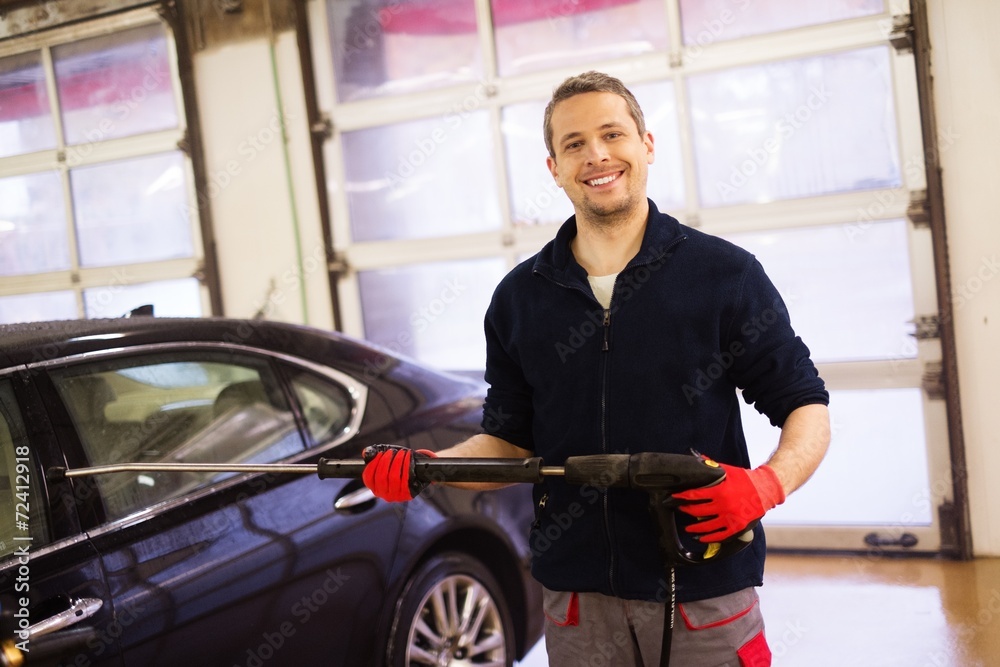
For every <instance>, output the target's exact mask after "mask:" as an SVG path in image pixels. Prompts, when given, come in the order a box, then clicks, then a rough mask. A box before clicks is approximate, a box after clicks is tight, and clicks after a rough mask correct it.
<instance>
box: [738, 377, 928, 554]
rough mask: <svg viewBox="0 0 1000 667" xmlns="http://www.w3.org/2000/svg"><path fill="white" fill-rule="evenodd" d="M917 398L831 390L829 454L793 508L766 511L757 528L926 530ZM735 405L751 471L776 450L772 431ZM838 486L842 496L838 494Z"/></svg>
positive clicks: (909, 392) (905, 392)
mask: <svg viewBox="0 0 1000 667" xmlns="http://www.w3.org/2000/svg"><path fill="white" fill-rule="evenodd" d="M921 393H922V392H921V390H920V389H918V388H913V389H878V390H865V391H862V390H837V391H831V392H830V420H831V425H832V429H833V438H832V440H831V443H830V451H829V453H828V454H827V455H826V458H825V459H824V460H823V463H822V464H821V465H820V467H819V469H818V470H817V471H816V474H815V475H813V476H812V478H810V480H809V482H808V483H807V484H805V485H804V486H803V487H802V488H800V489H799V490H798V491H796V492H795V496H794V497H793V498H792V500H793V501H794V502H788V503H785V504H784V505H781V506H779V507H776V508H775V509H773V510H771V511H770V512H768V513H767V517H766V518H765V519H764V522H765V523H767V524H771V523H773V524H803V525H864V524H875V525H889V526H895V527H904V526H907V525H929V524H930V523H931V519H932V517H931V512H932V509H933V507H934V504H933V502H932V498H931V496H930V492H931V489H930V481H929V477H928V474H927V467H928V462H927V453H926V452H927V448H926V444H925V434H924V414H923V404H922V397H921ZM741 405H742V406H743V425H744V431H745V432H746V436H747V444H748V445H749V447H750V459H751V461H752V462H753V464H754V465H759V464H761V463H763V462H764V461H765V460H767V457H768V456H770V455H771V452H773V451H774V448H775V447H776V446H777V444H778V435H779V431H778V429H776V428H774V427H773V426H771V425H770V424H769V423H768V421H767V419H766V418H765V417H762V416H761V415H760V414H759V413H757V411H755V410H754V409H753V408H752V407H748V406H747V405H746V404H744V403H742V402H741ZM887 471H891V474H887ZM845 480H849V481H848V484H850V488H851V492H850V493H844V484H845ZM831 498H836V502H831V501H830V499H831ZM858 546H859V547H860V546H861V545H858Z"/></svg>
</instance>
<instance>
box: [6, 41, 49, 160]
mask: <svg viewBox="0 0 1000 667" xmlns="http://www.w3.org/2000/svg"><path fill="white" fill-rule="evenodd" d="M55 147H56V132H55V126H54V124H53V123H52V113H51V110H50V107H49V93H48V89H47V88H46V87H45V70H44V69H43V68H42V56H41V53H39V52H38V51H32V52H30V53H21V54H18V55H16V56H9V57H7V58H0V157H8V156H10V155H20V154H22V153H32V152H34V151H40V150H45V149H47V148H55Z"/></svg>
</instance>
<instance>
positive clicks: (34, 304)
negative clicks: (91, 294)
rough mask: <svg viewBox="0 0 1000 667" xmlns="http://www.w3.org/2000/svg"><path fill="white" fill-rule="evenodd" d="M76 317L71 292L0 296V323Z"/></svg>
mask: <svg viewBox="0 0 1000 667" xmlns="http://www.w3.org/2000/svg"><path fill="white" fill-rule="evenodd" d="M76 318H77V314H76V296H75V295H74V294H73V293H72V292H41V293H38V294H15V295H13V296H0V324H13V323H14V322H42V321H44V320H75V319H76Z"/></svg>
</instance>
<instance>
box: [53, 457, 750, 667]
mask: <svg viewBox="0 0 1000 667" xmlns="http://www.w3.org/2000/svg"><path fill="white" fill-rule="evenodd" d="M365 465H366V463H365V461H363V460H357V459H327V458H321V459H319V461H318V462H317V463H316V464H304V463H299V464H280V463H262V464H240V463H232V464H227V463H120V464H112V465H105V466H94V467H91V468H77V469H68V470H67V469H64V468H53V469H50V470H49V475H48V476H49V477H50V478H59V477H68V478H74V477H87V476H92V475H103V474H110V473H121V472H215V473H228V472H232V473H261V472H263V473H289V474H313V473H315V474H317V475H318V476H319V478H320V479H330V478H357V477H361V473H362V472H363V471H364V469H365ZM411 474H412V476H413V477H414V478H415V479H416V480H418V481H420V482H430V483H435V482H437V483H447V482H489V483H503V484H517V483H527V484H538V483H540V482H542V481H543V480H544V478H546V477H561V478H563V479H564V480H565V481H566V483H568V484H573V485H576V486H591V487H595V488H600V489H608V488H628V489H633V490H637V491H645V492H646V493H647V494H649V509H650V513H651V514H652V517H653V520H654V524H655V525H656V528H657V538H658V542H659V547H660V552H661V554H662V556H663V563H664V568H665V571H666V575H667V581H668V582H669V585H670V598H669V599H668V600H667V601H666V605H667V617H666V619H665V622H664V627H663V642H662V648H661V654H660V665H661V667H666V666H667V665H668V664H669V661H670V640H671V635H672V631H673V627H674V610H675V607H676V604H675V601H676V597H675V580H674V568H675V567H678V566H688V565H701V564H705V563H711V562H716V561H718V560H721V559H723V558H726V557H728V556H731V555H733V554H735V553H737V552H739V551H742V550H743V549H745V548H746V547H747V546H749V544H750V542H751V541H752V540H753V527H754V526H755V525H756V523H757V522H754V523H753V524H751V525H749V526H747V528H746V529H745V530H744V531H743V532H742V533H740V534H738V535H736V536H734V537H732V538H729V539H727V540H724V541H722V542H713V543H709V544H708V545H706V548H705V550H704V551H702V552H698V551H695V550H693V549H691V548H689V547H688V546H686V545H685V544H684V543H683V542H682V541H681V536H680V533H679V531H678V527H677V521H676V516H675V512H676V509H677V507H678V506H679V505H680V504H681V503H680V502H679V501H677V500H675V499H674V498H673V494H674V493H679V492H681V491H686V490H688V489H696V488H702V487H706V486H713V485H715V484H718V483H719V482H721V481H722V480H723V479H724V478H725V476H726V473H725V471H724V470H723V469H722V468H721V467H719V465H718V464H717V463H716V462H715V461H712V460H711V459H709V458H707V457H705V456H702V455H700V454H698V453H697V452H694V453H693V455H688V454H667V453H661V452H644V453H640V454H595V455H588V456H571V457H569V458H567V459H566V462H565V464H564V465H562V466H547V465H544V463H543V461H542V459H541V458H540V457H532V458H526V459H514V458H432V457H425V458H415V459H414V463H413V470H412V472H411ZM699 544H700V543H699Z"/></svg>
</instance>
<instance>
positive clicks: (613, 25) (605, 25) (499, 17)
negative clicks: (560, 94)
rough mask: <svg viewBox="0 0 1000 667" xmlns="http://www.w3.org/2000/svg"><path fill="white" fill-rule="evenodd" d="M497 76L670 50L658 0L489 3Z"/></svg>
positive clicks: (499, 0)
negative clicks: (491, 13)
mask: <svg viewBox="0 0 1000 667" xmlns="http://www.w3.org/2000/svg"><path fill="white" fill-rule="evenodd" d="M490 4H491V5H492V9H493V26H494V33H495V34H494V36H495V40H496V51H497V65H498V67H499V70H500V75H501V76H510V75H513V74H524V73H526V72H536V71H538V70H542V69H547V68H551V67H565V66H568V65H580V66H581V69H580V71H583V70H585V69H588V68H586V67H584V66H583V65H585V64H586V63H590V62H594V61H597V60H607V59H610V58H621V57H626V56H636V55H640V54H643V53H650V52H652V51H666V50H667V49H668V47H669V43H670V42H669V37H668V33H667V16H666V5H665V4H664V3H663V2H662V0H547V1H545V2H524V1H523V0H492V2H491V3H490Z"/></svg>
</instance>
